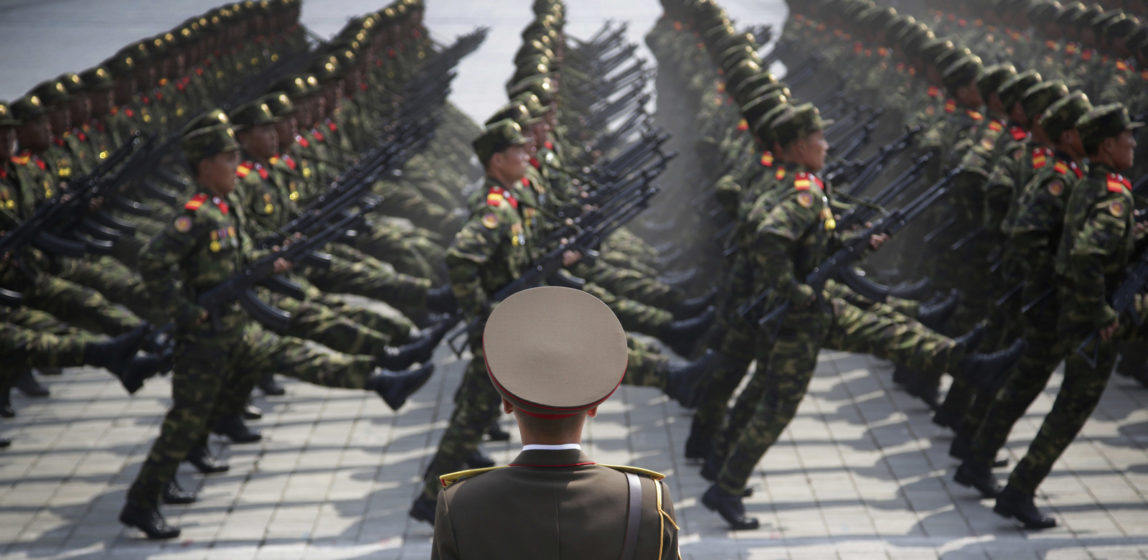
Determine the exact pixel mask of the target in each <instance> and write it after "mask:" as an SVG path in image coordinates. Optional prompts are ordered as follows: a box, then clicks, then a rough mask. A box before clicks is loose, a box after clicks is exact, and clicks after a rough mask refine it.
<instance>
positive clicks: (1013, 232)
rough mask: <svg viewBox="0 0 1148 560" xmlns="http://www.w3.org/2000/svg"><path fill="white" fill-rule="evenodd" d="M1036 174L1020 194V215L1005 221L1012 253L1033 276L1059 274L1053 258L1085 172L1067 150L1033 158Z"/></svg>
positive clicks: (1047, 279) (1050, 277) (1018, 209)
mask: <svg viewBox="0 0 1148 560" xmlns="http://www.w3.org/2000/svg"><path fill="white" fill-rule="evenodd" d="M1033 166H1034V169H1033V172H1034V173H1035V176H1034V177H1033V178H1032V180H1031V181H1029V182H1028V184H1026V185H1025V187H1024V190H1023V191H1022V193H1021V195H1020V200H1019V203H1018V204H1017V212H1016V215H1015V216H1013V217H1012V219H1011V220H1009V221H1008V222H1007V223H1006V224H1005V228H1004V229H1005V233H1007V234H1008V235H1009V236H1010V239H1009V247H1010V250H1011V252H1012V254H1014V255H1016V256H1017V258H1019V259H1020V260H1021V262H1022V263H1023V266H1024V267H1025V269H1026V271H1027V274H1028V277H1029V278H1044V281H1045V282H1051V281H1052V279H1053V278H1054V277H1055V268H1054V266H1053V261H1054V259H1055V257H1056V249H1057V244H1058V243H1060V238H1061V235H1062V233H1063V232H1062V229H1063V226H1064V210H1065V205H1066V204H1067V202H1068V200H1069V198H1070V197H1071V196H1072V192H1073V191H1074V190H1076V187H1077V185H1078V184H1079V183H1080V180H1081V179H1082V178H1083V177H1084V172H1083V170H1082V169H1081V168H1080V166H1078V165H1077V164H1076V162H1074V161H1072V159H1071V158H1069V157H1068V156H1067V155H1065V154H1063V153H1059V152H1058V153H1056V154H1055V155H1054V158H1049V159H1047V160H1040V159H1036V160H1034V161H1033Z"/></svg>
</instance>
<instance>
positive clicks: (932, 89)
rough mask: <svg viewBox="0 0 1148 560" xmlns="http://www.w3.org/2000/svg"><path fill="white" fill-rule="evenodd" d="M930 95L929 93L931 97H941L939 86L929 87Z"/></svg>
mask: <svg viewBox="0 0 1148 560" xmlns="http://www.w3.org/2000/svg"><path fill="white" fill-rule="evenodd" d="M928 93H929V97H937V96H939V95H941V88H939V87H937V86H929V90H928Z"/></svg>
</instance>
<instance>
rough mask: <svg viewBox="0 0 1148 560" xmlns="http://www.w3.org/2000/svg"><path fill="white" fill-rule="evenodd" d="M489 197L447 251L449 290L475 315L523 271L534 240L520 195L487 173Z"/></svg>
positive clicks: (473, 213)
mask: <svg viewBox="0 0 1148 560" xmlns="http://www.w3.org/2000/svg"><path fill="white" fill-rule="evenodd" d="M482 191H483V192H484V193H485V200H484V201H483V202H482V205H481V206H477V207H474V208H472V209H471V214H470V218H469V219H468V220H467V222H466V223H465V224H464V225H463V226H462V229H461V230H460V231H459V232H458V233H457V234H455V236H454V241H453V242H452V243H451V245H450V247H449V248H448V249H447V252H446V266H447V270H448V275H449V277H450V283H451V288H452V289H453V290H454V295H455V297H456V298H457V299H458V302H459V306H460V307H461V308H462V310H463V311H464V312H465V313H466V314H467V315H468V316H469V317H471V318H477V317H482V316H485V314H486V312H487V309H488V306H489V305H490V304H493V303H494V302H492V301H489V297H490V295H491V294H493V293H495V292H497V291H498V290H500V289H502V287H503V286H505V285H507V284H509V283H510V282H512V281H514V280H515V279H517V278H518V277H519V276H521V275H522V272H523V270H525V269H526V267H527V266H528V265H529V264H530V262H531V257H532V243H533V242H534V240H533V239H531V237H530V234H531V233H532V232H530V230H529V228H527V227H526V222H525V219H524V218H523V216H522V208H520V205H519V203H518V198H517V197H516V196H515V195H514V194H513V193H512V191H511V190H509V189H507V188H506V187H505V186H504V185H501V184H499V183H498V182H497V181H496V180H494V179H492V178H490V177H487V178H486V181H485V183H484V184H483V189H482Z"/></svg>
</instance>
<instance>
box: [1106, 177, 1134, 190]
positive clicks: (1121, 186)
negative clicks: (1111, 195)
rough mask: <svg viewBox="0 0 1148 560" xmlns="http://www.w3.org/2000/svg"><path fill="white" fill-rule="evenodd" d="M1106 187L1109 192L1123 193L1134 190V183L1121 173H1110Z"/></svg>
mask: <svg viewBox="0 0 1148 560" xmlns="http://www.w3.org/2000/svg"><path fill="white" fill-rule="evenodd" d="M1106 179H1107V180H1106V185H1107V186H1108V192H1122V191H1125V190H1129V191H1130V190H1132V181H1129V180H1128V178H1127V177H1125V176H1123V175H1121V174H1119V173H1109V174H1108V177H1106Z"/></svg>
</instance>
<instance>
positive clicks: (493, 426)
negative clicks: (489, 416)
mask: <svg viewBox="0 0 1148 560" xmlns="http://www.w3.org/2000/svg"><path fill="white" fill-rule="evenodd" d="M486 437H488V438H490V441H510V432H508V431H506V430H504V429H502V425H501V424H499V423H498V419H497V418H495V419H494V421H493V422H491V423H490V427H489V428H487V429H486Z"/></svg>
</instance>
